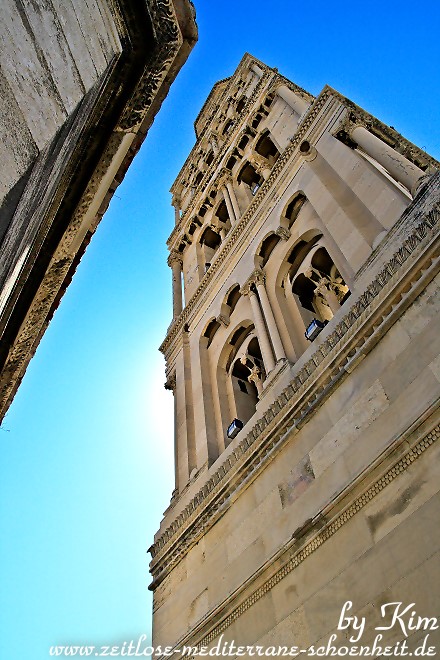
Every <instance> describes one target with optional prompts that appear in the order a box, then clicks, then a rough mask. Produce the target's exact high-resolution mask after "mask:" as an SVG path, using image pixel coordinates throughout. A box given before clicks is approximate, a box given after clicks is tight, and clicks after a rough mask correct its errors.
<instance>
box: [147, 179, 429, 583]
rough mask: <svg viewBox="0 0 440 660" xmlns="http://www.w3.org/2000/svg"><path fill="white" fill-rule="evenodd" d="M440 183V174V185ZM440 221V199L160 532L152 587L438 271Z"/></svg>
mask: <svg viewBox="0 0 440 660" xmlns="http://www.w3.org/2000/svg"><path fill="white" fill-rule="evenodd" d="M439 182H440V175H438V176H437V181H436V183H437V186H438V184H439ZM439 220H440V205H437V206H435V207H433V208H431V210H430V211H429V212H427V214H426V216H425V217H424V218H423V219H422V220H421V221H420V222H419V223H418V224H417V226H416V227H414V228H413V229H412V231H411V233H410V234H409V235H408V236H407V238H406V239H405V240H404V241H403V242H402V244H401V246H400V247H399V248H398V249H397V250H396V251H395V253H394V254H393V256H392V257H391V258H390V259H389V260H388V261H387V262H386V263H385V265H383V267H382V268H381V270H380V271H379V273H378V274H377V275H376V276H375V277H374V279H373V281H371V282H370V284H369V286H367V287H366V288H365V290H364V291H363V293H362V294H360V295H359V296H358V298H357V300H356V301H355V302H354V303H353V304H352V305H351V306H350V308H349V309H348V311H347V312H346V313H345V314H344V316H343V317H342V318H341V320H340V321H339V323H338V324H337V325H336V327H335V328H334V329H333V331H332V332H331V333H330V334H328V336H326V337H325V338H324V339H323V341H322V342H321V343H320V344H319V345H318V347H317V350H316V351H315V352H314V353H312V354H311V357H310V359H309V360H308V361H307V362H306V363H305V364H304V365H303V366H302V367H301V368H300V369H299V370H298V371H297V372H296V373H295V372H293V378H292V381H291V383H290V384H289V385H288V387H287V388H285V390H283V392H281V394H280V395H279V396H278V397H277V399H276V400H275V401H274V403H273V404H272V405H271V406H270V407H269V408H268V410H267V411H266V412H265V413H264V415H263V417H262V418H261V419H260V420H259V421H258V422H257V423H256V424H255V425H254V427H253V428H252V429H251V430H250V431H249V433H248V434H247V435H246V436H245V437H244V438H243V440H241V442H240V443H239V444H238V445H237V447H236V448H235V450H234V451H233V452H232V453H231V454H230V455H229V456H228V457H227V458H226V459H225V461H224V462H223V463H222V465H221V466H220V467H219V468H218V469H217V470H216V472H215V473H214V474H213V475H212V476H211V477H210V479H209V480H208V481H207V483H205V484H204V486H203V487H202V489H201V490H200V491H199V492H198V493H197V495H196V496H195V497H194V498H193V499H192V500H191V502H190V503H189V504H188V505H187V506H186V507H185V509H184V510H183V511H182V512H181V513H180V514H179V515H178V517H177V518H176V520H174V522H173V523H172V524H171V525H170V526H169V527H168V528H167V529H166V530H165V531H164V532H163V533H162V534H161V535H160V536H159V538H157V540H156V542H155V543H154V544H153V546H152V547H151V548H150V552H151V555H152V562H151V571H152V573H153V576H154V582H153V584H152V588H155V587H156V586H157V584H159V583H160V582H161V581H162V580H163V579H164V577H165V576H166V575H167V574H168V572H169V571H170V570H171V569H172V568H173V566H174V565H175V564H176V563H178V562H179V561H180V559H181V558H182V556H183V555H184V554H185V553H186V552H187V551H188V550H189V548H190V547H191V546H192V545H193V544H194V543H195V542H197V540H198V538H199V536H200V534H202V533H206V530H207V529H208V527H210V526H211V525H212V524H214V522H215V521H216V520H217V519H218V517H219V516H220V515H221V514H222V512H223V511H224V510H225V507H226V508H227V507H228V506H229V502H230V496H231V493H232V491H230V488H232V490H233V491H234V492H235V491H236V490H237V488H239V486H240V484H241V483H244V480H249V475H250V473H251V472H252V471H254V472H255V473H258V472H259V471H260V470H261V469H262V468H263V467H264V463H265V459H266V458H267V457H268V456H269V454H271V453H272V452H273V451H275V450H276V449H277V447H278V448H279V447H280V446H281V445H282V444H283V442H284V440H285V434H286V430H287V429H292V428H293V427H295V428H297V429H299V428H300V427H301V426H302V425H303V424H304V423H305V422H306V421H307V420H308V419H309V415H310V414H312V413H313V412H314V411H315V410H316V409H317V408H318V406H319V405H320V403H322V400H323V398H325V397H326V396H328V395H329V393H330V391H332V389H333V387H335V386H336V385H337V383H339V382H340V380H341V378H344V377H345V376H346V375H347V373H350V372H351V371H352V370H353V369H354V368H355V367H356V364H357V363H358V362H359V361H361V360H362V359H363V358H364V357H365V355H366V354H367V353H368V352H369V351H371V350H372V348H373V347H374V346H375V344H376V343H377V341H379V339H380V337H381V336H383V334H384V333H385V332H386V331H387V330H388V328H389V327H391V325H392V324H393V323H394V322H395V321H396V320H397V319H398V318H399V317H400V315H401V314H402V313H403V311H404V310H405V309H406V308H407V307H408V306H409V305H410V304H411V302H412V300H413V299H415V297H417V295H419V293H420V292H421V291H422V290H423V289H424V288H425V287H426V286H427V283H428V282H429V281H430V280H431V279H432V278H433V277H434V276H435V274H436V273H437V272H438V270H439V268H440V264H439V257H438V252H439V246H438V243H439V240H438V224H439ZM402 290H405V295H404V296H403V297H402V293H401V291H402ZM318 367H319V368H318ZM278 450H279V449H278ZM232 474H233V475H234V478H233V480H232V478H231V475H232ZM232 481H233V485H230V486H228V482H229V483H232Z"/></svg>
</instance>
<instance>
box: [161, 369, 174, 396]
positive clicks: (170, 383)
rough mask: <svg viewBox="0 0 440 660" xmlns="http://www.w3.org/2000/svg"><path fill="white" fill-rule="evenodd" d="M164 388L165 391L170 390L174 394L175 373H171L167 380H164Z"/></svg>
mask: <svg viewBox="0 0 440 660" xmlns="http://www.w3.org/2000/svg"><path fill="white" fill-rule="evenodd" d="M164 387H165V389H166V390H170V391H171V392H173V394H174V391H175V389H176V373H175V372H173V373H172V374H170V375H169V376H168V378H167V379H166V382H165V384H164Z"/></svg>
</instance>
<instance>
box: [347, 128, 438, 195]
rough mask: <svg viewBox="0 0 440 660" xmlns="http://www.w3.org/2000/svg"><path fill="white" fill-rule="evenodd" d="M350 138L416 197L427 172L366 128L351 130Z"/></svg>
mask: <svg viewBox="0 0 440 660" xmlns="http://www.w3.org/2000/svg"><path fill="white" fill-rule="evenodd" d="M350 137H351V139H352V140H353V141H354V142H356V144H358V145H359V146H360V148H361V149H363V151H365V153H367V154H368V155H369V156H371V157H372V158H374V159H375V160H377V162H378V163H379V164H380V165H382V167H384V168H385V169H386V170H387V171H388V172H389V173H390V174H391V176H392V177H393V178H394V179H396V181H398V182H399V183H402V184H403V185H404V186H405V187H406V188H408V190H409V191H410V192H411V194H412V195H414V193H415V191H416V188H417V183H418V181H419V179H421V178H422V177H424V176H426V172H424V171H423V170H421V169H420V167H417V165H414V163H412V162H411V161H410V160H408V158H405V156H402V154H400V153H399V152H398V151H396V150H395V149H393V147H390V146H389V145H388V144H386V143H385V142H384V141H383V140H381V139H380V138H378V137H376V136H375V135H373V133H370V131H368V130H367V129H366V128H365V127H364V126H354V127H353V128H352V129H351V130H350Z"/></svg>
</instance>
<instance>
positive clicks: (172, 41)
mask: <svg viewBox="0 0 440 660" xmlns="http://www.w3.org/2000/svg"><path fill="white" fill-rule="evenodd" d="M147 3H148V10H149V13H150V16H151V18H152V20H153V25H154V29H155V31H156V35H155V36H156V39H157V49H156V52H155V54H154V56H153V61H152V62H148V64H147V65H146V66H145V68H144V72H143V75H142V78H141V80H140V82H139V83H138V84H137V85H136V91H135V93H134V95H133V97H132V99H131V103H130V105H129V106H128V107H127V108H126V109H125V111H124V113H123V115H122V117H121V121H120V124H119V126H120V130H123V131H132V130H134V129H135V128H136V127H139V126H140V124H141V123H142V122H143V121H144V120H145V115H146V113H147V111H148V109H149V108H150V107H151V105H152V103H153V101H155V100H156V99H157V95H158V92H159V88H160V86H161V85H162V84H163V82H164V79H165V76H166V75H167V73H168V71H169V69H170V66H171V64H172V62H173V61H174V59H175V57H176V53H177V51H178V50H179V48H180V47H181V45H182V43H183V39H182V35H181V32H180V30H179V27H178V22H177V18H176V13H175V11H174V5H173V2H172V0H147Z"/></svg>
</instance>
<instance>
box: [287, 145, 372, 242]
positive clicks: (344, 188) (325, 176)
mask: <svg viewBox="0 0 440 660" xmlns="http://www.w3.org/2000/svg"><path fill="white" fill-rule="evenodd" d="M299 151H300V153H301V154H302V155H303V156H304V159H305V160H306V161H308V163H309V166H310V169H311V170H312V172H313V173H314V174H316V176H317V177H318V179H319V180H320V181H321V183H322V185H323V186H325V188H327V190H328V191H329V192H330V194H331V195H332V197H333V198H334V200H335V201H336V202H337V203H338V204H339V206H340V207H341V209H342V210H343V211H344V213H346V215H347V216H348V217H349V218H350V220H351V221H352V223H353V226H354V227H355V228H356V229H357V230H358V232H359V233H360V234H361V235H362V236H363V238H364V239H365V241H366V242H367V243H368V245H369V246H370V247H373V245H374V241H375V239H376V238H377V237H378V236H379V235H380V234H381V233H382V232H383V231H384V228H383V227H382V225H381V224H380V222H379V220H378V219H377V218H376V217H375V216H374V215H373V214H372V213H371V211H370V210H369V209H368V208H367V207H366V206H365V204H364V203H363V202H362V201H361V200H360V199H359V197H357V195H356V194H355V193H354V192H353V190H352V189H351V188H350V187H349V186H348V185H347V184H346V183H345V181H344V180H343V179H342V178H341V177H340V176H339V174H338V173H337V172H336V171H335V170H334V169H333V167H332V166H331V165H329V163H327V161H326V160H325V158H324V157H323V156H322V155H321V154H320V153H319V151H318V150H317V149H316V147H312V145H311V144H310V143H309V142H307V141H306V140H305V141H304V142H302V143H301V144H300V147H299Z"/></svg>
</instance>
